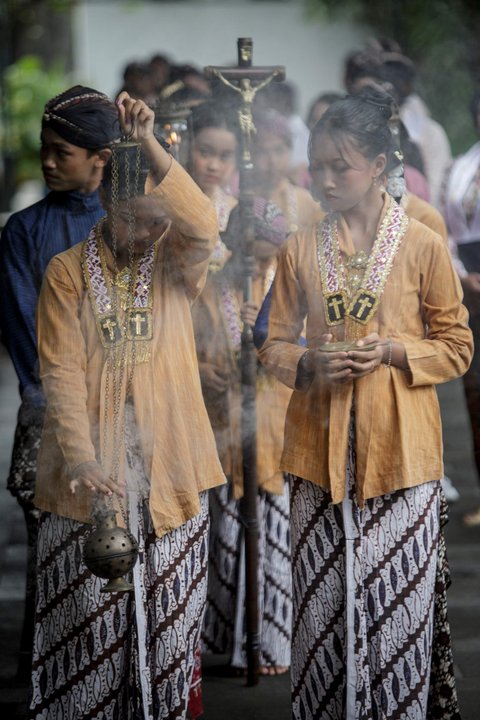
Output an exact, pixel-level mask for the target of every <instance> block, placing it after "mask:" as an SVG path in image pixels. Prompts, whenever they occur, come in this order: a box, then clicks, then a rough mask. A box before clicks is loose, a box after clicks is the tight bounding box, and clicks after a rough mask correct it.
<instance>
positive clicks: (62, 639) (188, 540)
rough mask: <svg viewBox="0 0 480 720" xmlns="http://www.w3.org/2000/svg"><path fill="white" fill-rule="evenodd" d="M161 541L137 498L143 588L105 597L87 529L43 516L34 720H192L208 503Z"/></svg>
mask: <svg viewBox="0 0 480 720" xmlns="http://www.w3.org/2000/svg"><path fill="white" fill-rule="evenodd" d="M200 500H201V512H200V513H199V514H198V515H197V516H196V517H194V518H192V519H191V520H188V521H187V522H186V523H184V524H183V525H182V526H181V527H179V528H177V529H176V530H173V531H171V532H170V533H168V534H167V535H165V536H164V537H162V538H158V537H156V535H155V533H154V531H153V528H152V526H151V522H150V515H149V512H148V502H147V501H145V500H143V501H141V502H137V503H135V502H133V501H130V502H129V511H130V513H129V514H130V518H129V520H130V530H131V532H132V533H133V534H134V536H135V537H136V539H137V541H138V543H139V559H138V561H137V563H136V564H135V567H134V570H133V583H134V586H135V592H134V593H132V594H129V593H106V594H102V593H100V589H101V587H102V585H103V584H104V581H103V580H101V579H99V578H98V577H96V576H95V575H93V574H92V573H91V572H90V571H89V570H88V569H87V568H86V567H85V565H84V563H83V559H82V553H83V546H84V544H85V541H86V539H87V537H88V535H89V533H90V531H91V528H90V527H89V526H86V525H84V524H80V523H78V522H75V521H73V520H69V519H67V518H63V517H59V516H57V515H54V514H49V513H44V514H42V517H41V521H40V529H39V544H38V550H39V558H38V562H39V567H38V572H39V580H38V595H37V608H36V610H37V612H36V626H35V640H34V655H33V671H32V690H31V701H30V709H29V714H28V717H29V718H30V719H33V718H35V720H40V718H42V720H43V719H44V720H80V719H81V720H89V719H91V720H100V719H101V720H130V719H131V720H180V719H182V720H183V718H185V717H186V712H187V703H188V696H189V689H190V682H191V677H192V673H193V667H194V655H195V648H196V647H197V644H198V641H199V634H200V628H201V623H202V620H203V612H204V607H205V598H206V589H207V588H206V586H207V559H208V553H207V540H208V499H207V496H206V493H202V494H201V495H200Z"/></svg>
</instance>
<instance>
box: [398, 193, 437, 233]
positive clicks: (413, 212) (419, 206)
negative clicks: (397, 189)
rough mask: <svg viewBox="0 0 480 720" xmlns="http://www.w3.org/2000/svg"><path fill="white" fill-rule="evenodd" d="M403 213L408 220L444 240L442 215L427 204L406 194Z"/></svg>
mask: <svg viewBox="0 0 480 720" xmlns="http://www.w3.org/2000/svg"><path fill="white" fill-rule="evenodd" d="M405 211H406V213H407V215H408V216H409V217H410V218H412V219H414V220H418V221H419V222H421V223H423V224H424V225H426V226H427V227H429V228H430V229H431V230H433V231H434V232H436V233H438V234H439V235H441V236H443V237H444V240H446V237H447V231H446V226H445V221H444V219H443V215H442V214H441V212H440V211H439V210H437V208H435V207H433V205H431V204H430V203H429V202H427V201H426V200H423V199H422V198H420V197H418V195H415V194H414V193H408V197H407V204H406V207H405Z"/></svg>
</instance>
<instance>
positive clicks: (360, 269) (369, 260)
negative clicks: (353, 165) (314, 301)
mask: <svg viewBox="0 0 480 720" xmlns="http://www.w3.org/2000/svg"><path fill="white" fill-rule="evenodd" d="M407 227H408V217H407V215H406V214H405V211H404V210H403V208H401V207H399V206H398V205H397V203H396V202H394V200H390V204H389V206H388V208H387V211H386V214H385V217H384V219H383V221H382V224H381V226H380V229H379V231H378V234H377V237H376V238H375V242H374V244H373V248H372V252H371V254H370V256H369V257H367V255H366V253H365V252H359V253H357V254H356V255H353V256H351V257H349V258H346V259H345V260H344V261H343V262H342V260H341V257H340V249H339V243H338V221H337V217H336V216H335V215H329V216H328V217H327V218H325V220H324V221H323V223H321V225H319V226H318V227H317V260H318V265H319V269H320V276H321V281H322V288H323V302H324V306H325V318H326V321H327V324H328V325H329V326H331V327H334V326H335V325H340V324H342V323H345V337H346V339H358V337H360V335H361V332H360V327H361V326H362V325H366V324H367V323H368V322H369V321H370V320H371V319H372V317H373V316H374V315H375V313H376V311H377V308H378V305H379V304H380V299H381V297H382V293H383V290H384V288H385V283H386V281H387V278H388V276H389V274H390V270H391V268H392V265H393V261H394V259H395V256H396V254H397V251H398V248H399V247H400V244H401V242H402V240H403V237H404V235H405V232H406V230H407Z"/></svg>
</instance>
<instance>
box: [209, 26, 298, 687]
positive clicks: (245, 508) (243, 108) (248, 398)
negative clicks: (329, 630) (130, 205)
mask: <svg viewBox="0 0 480 720" xmlns="http://www.w3.org/2000/svg"><path fill="white" fill-rule="evenodd" d="M237 48H238V65H237V67H213V66H209V67H206V68H205V75H206V76H207V77H215V78H217V79H218V80H219V81H220V82H222V83H223V84H224V85H226V86H227V87H228V88H229V89H230V90H232V92H235V93H237V94H238V95H239V98H240V107H239V109H238V122H239V125H240V130H241V136H242V155H241V163H240V195H239V209H240V227H241V236H242V240H243V248H242V249H243V261H244V267H243V275H244V283H243V295H244V300H245V301H246V302H249V301H251V300H252V278H253V273H254V270H255V257H254V242H255V232H254V214H253V199H254V193H253V164H252V158H251V140H252V135H253V133H254V132H255V125H254V123H253V117H252V105H253V101H254V99H255V95H256V94H257V92H258V91H259V90H261V89H262V88H264V87H265V86H266V85H268V84H269V83H270V82H271V81H272V80H284V79H285V68H283V67H282V66H280V65H278V66H275V67H253V66H252V51H253V43H252V40H251V38H239V39H238V41H237ZM241 374H242V423H241V424H242V455H243V487H244V491H243V499H242V510H241V512H242V522H243V526H244V537H245V572H246V577H245V586H246V598H245V617H246V634H247V684H248V685H256V684H257V682H258V671H259V657H260V639H259V633H258V625H259V623H258V536H259V528H258V515H257V495H258V482H257V446H256V442H257V439H256V425H257V422H256V408H255V394H256V383H257V356H256V352H255V348H254V344H253V328H252V327H251V326H250V325H248V324H247V323H244V326H243V331H242V350H241Z"/></svg>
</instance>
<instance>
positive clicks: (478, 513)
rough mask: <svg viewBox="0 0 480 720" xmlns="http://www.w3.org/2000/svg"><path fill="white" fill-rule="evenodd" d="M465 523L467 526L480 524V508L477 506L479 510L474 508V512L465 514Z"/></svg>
mask: <svg viewBox="0 0 480 720" xmlns="http://www.w3.org/2000/svg"><path fill="white" fill-rule="evenodd" d="M463 524H464V525H466V526H467V527H475V526H476V525H480V508H477V510H474V511H473V512H471V513H467V514H466V515H464V516H463Z"/></svg>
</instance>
